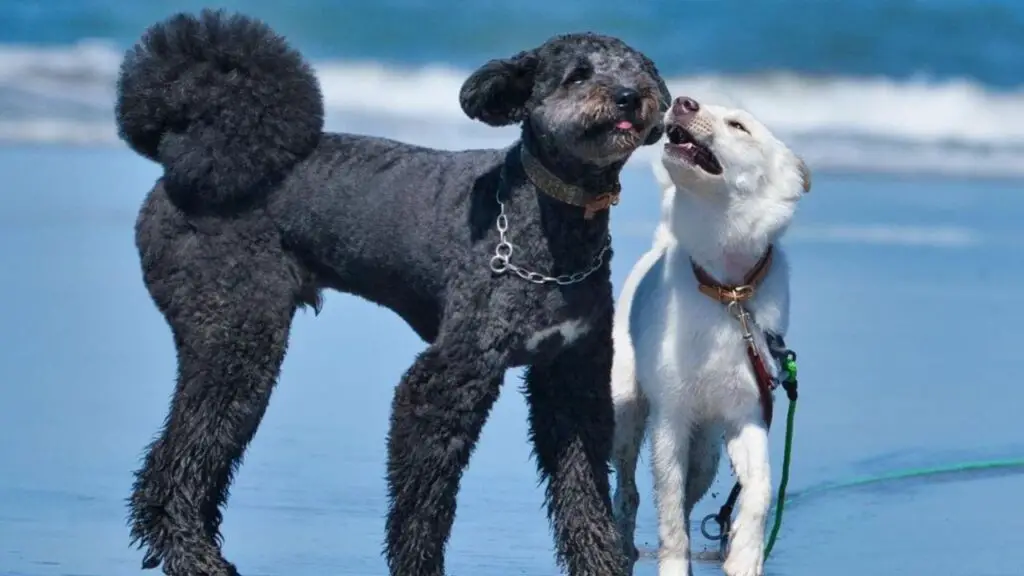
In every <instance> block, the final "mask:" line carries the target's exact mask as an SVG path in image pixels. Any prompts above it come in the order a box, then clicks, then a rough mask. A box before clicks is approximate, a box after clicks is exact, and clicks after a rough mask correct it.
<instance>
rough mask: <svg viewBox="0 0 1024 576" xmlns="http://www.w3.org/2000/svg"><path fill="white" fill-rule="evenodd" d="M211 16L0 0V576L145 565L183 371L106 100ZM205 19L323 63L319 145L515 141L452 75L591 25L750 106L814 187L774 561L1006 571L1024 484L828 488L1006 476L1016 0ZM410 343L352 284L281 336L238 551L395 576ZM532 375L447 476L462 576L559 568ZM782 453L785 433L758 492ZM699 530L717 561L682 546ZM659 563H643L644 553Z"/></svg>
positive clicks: (846, 569)
mask: <svg viewBox="0 0 1024 576" xmlns="http://www.w3.org/2000/svg"><path fill="white" fill-rule="evenodd" d="M201 5H202V4H200V3H199V2H197V1H196V0H186V1H180V2H175V3H174V5H173V7H172V6H170V5H169V4H168V3H164V2H155V1H152V0H149V1H139V2H136V3H131V4H125V3H114V2H111V1H109V0H77V1H71V0H50V1H40V0H35V1H29V0H6V1H5V2H2V3H0V141H2V142H3V143H4V146H3V147H0V173H2V174H3V175H4V180H3V185H2V188H0V270H2V271H3V275H2V276H0V278H2V279H3V282H0V576H101V575H102V576H121V575H127V574H138V573H140V570H139V563H140V561H141V554H140V553H139V552H138V551H135V550H132V549H130V548H129V547H128V530H127V528H126V526H125V521H124V520H125V514H126V508H125V498H126V497H127V496H128V494H129V491H130V487H131V481H132V476H131V472H132V471H133V470H134V469H135V468H136V467H137V466H138V462H139V457H140V456H141V454H142V450H143V448H144V446H145V444H146V443H147V442H148V441H149V440H150V438H151V437H152V436H153V434H155V433H156V431H157V430H158V427H159V425H160V423H161V422H162V419H163V417H164V414H165V412H166V408H167V402H168V400H169V398H170V394H171V391H172V389H173V379H174V368H175V358H174V352H173V346H172V342H171V338H170V333H169V330H168V329H167V327H166V325H165V324H164V322H163V320H162V318H161V317H160V315H159V313H158V312H157V311H156V310H155V308H154V307H153V305H152V303H151V301H150V299H149V297H148V295H147V293H146V291H145V288H144V287H143V285H142V281H141V274H140V271H139V265H138V257H137V254H136V252H135V248H134V244H133V233H132V226H133V223H134V219H135V215H136V212H137V210H138V207H139V203H140V202H141V200H142V197H143V194H144V192H145V191H146V190H147V189H148V188H149V186H150V185H151V183H152V181H153V179H154V178H156V177H157V176H158V175H159V169H158V167H157V166H155V165H154V164H152V163H149V162H147V161H144V160H142V159H140V158H138V157H137V156H135V155H133V154H132V153H131V152H129V151H128V150H126V149H125V148H124V147H123V146H121V145H120V144H119V143H118V142H117V140H116V134H115V130H114V126H113V123H112V100H113V86H114V81H115V78H116V73H117V67H118V65H119V62H120V58H121V54H122V53H123V50H124V49H125V48H127V47H128V46H130V44H131V43H132V42H133V41H134V40H135V38H137V36H138V35H139V34H140V33H141V31H142V30H143V29H144V28H145V27H146V26H147V25H148V24H150V23H152V22H153V21H155V20H157V19H160V18H162V17H164V16H166V15H168V14H169V13H170V12H171V10H172V9H173V10H191V9H197V8H199V7H200V6H201ZM221 5H223V6H227V7H229V8H235V9H242V10H244V11H246V12H249V13H251V14H255V15H258V16H260V17H263V18H265V19H267V20H268V21H269V22H270V23H271V24H272V25H273V26H274V27H275V28H276V29H278V30H280V31H282V32H284V33H286V34H287V35H288V36H289V38H291V39H292V41H293V42H294V43H295V44H296V45H297V46H299V47H300V48H301V49H302V50H303V51H304V52H305V53H306V54H307V55H309V57H310V58H311V59H312V60H313V61H314V62H315V63H316V67H317V71H318V74H319V77H320V80H321V83H322V86H323V88H324V93H325V97H326V99H327V103H328V126H329V128H332V129H344V130H352V131H358V132H364V133H370V134H378V135H386V136H392V137H397V138H401V139H404V140H407V141H411V142H416V143H421V144H426V145H432V146H439V147H446V148H469V147H477V146H504V145H506V144H508V143H509V142H511V140H512V139H513V138H514V137H515V132H514V130H513V129H511V128H507V129H493V128H488V127H485V126H483V125H479V124H475V123H473V122H470V121H469V120H468V119H466V118H464V117H463V115H462V113H461V111H460V110H459V107H458V104H457V97H456V94H457V91H458V88H459V86H460V84H461V82H462V81H463V79H464V78H465V77H466V75H467V74H468V73H469V72H470V71H471V70H472V69H473V67H474V66H477V65H479V64H481V63H483V62H484V61H486V60H487V59H489V58H494V57H503V56H507V55H509V54H512V53H514V52H516V51H518V50H521V49H523V48H525V47H528V46H530V45H533V44H536V43H539V42H541V41H543V40H544V39H545V38H546V37H547V36H550V35H551V34H554V33H558V32H565V31H571V30H587V29H591V30H597V31H601V32H605V33H610V34H615V35H618V36H621V37H623V38H625V39H626V40H627V41H629V42H630V43H631V44H633V45H634V46H636V47H638V48H640V49H642V50H644V51H645V52H647V53H648V54H649V55H650V56H651V57H652V58H653V59H654V60H655V61H656V62H657V64H658V66H659V68H660V69H661V70H662V72H663V74H664V75H665V76H666V78H668V79H669V84H670V87H671V89H672V91H673V93H674V94H683V93H686V94H692V95H696V96H698V97H702V98H703V97H704V96H705V95H707V96H708V97H715V98H716V99H724V100H728V101H732V102H737V103H740V104H742V105H743V106H745V107H748V108H750V109H751V110H752V111H754V112H755V113H756V114H758V115H759V116H761V117H762V118H763V119H764V120H765V121H766V123H768V124H769V126H770V127H772V128H773V129H774V130H775V131H776V132H777V133H778V134H780V135H781V136H782V137H783V138H785V139H786V140H787V141H789V142H790V143H791V144H792V146H793V148H794V149H796V150H797V151H798V152H799V153H801V154H802V155H803V156H804V157H805V158H806V159H807V160H808V163H809V164H810V166H811V167H812V169H813V170H814V172H815V183H814V190H813V191H812V192H811V194H810V195H808V196H807V197H806V199H805V200H804V202H803V206H802V207H801V211H800V213H799V214H798V217H797V221H796V223H795V225H794V227H793V228H792V230H791V231H790V233H789V235H788V237H787V241H786V244H787V247H788V250H789V253H790V260H791V262H792V267H793V270H792V283H793V310H792V323H791V330H790V331H791V336H790V338H789V343H790V344H791V345H792V346H793V347H794V348H795V349H796V350H797V351H798V353H799V354H800V374H801V386H802V388H801V390H802V395H801V400H800V408H799V411H798V415H797V424H796V426H797V428H796V448H795V461H794V466H793V475H792V481H791V485H790V488H791V491H792V492H795V493H797V494H800V493H803V494H806V495H808V497H806V498H803V499H800V500H797V501H796V502H795V503H794V505H792V506H791V507H789V508H787V513H786V518H785V523H784V526H783V529H782V533H781V536H780V540H779V542H778V544H777V545H776V548H775V551H774V553H773V556H772V558H771V559H770V561H769V564H768V567H767V573H768V575H769V576H782V575H786V576H818V575H821V574H828V575H830V576H861V575H863V574H877V575H881V576H888V575H896V576H902V575H912V576H917V575H919V574H935V575H941V576H982V575H983V576H1020V575H1021V574H1022V573H1024V570H1022V568H1021V566H1024V547H1022V546H1021V543H1022V541H1024V536H1021V535H1022V534H1024V515H1021V514H1019V513H1017V512H1016V511H1017V510H1021V509H1022V508H1024V498H1022V496H1021V494H1024V475H1022V474H1021V470H1020V468H1014V469H1007V470H1004V471H1003V472H1001V473H984V472H982V473H968V474H956V475H952V476H939V477H926V478H922V479H920V480H917V481H912V482H900V483H888V484H879V485H876V486H868V487H864V488H861V489H857V490H828V489H825V487H827V486H829V485H830V484H833V483H836V482H838V483H842V482H846V481H849V480H851V479H855V478H858V477H863V476H870V475H877V474H887V473H891V472H893V471H899V470H905V469H912V468H919V467H929V466H946V465H955V464H957V463H960V462H970V461H979V460H988V459H999V458H1011V459H1012V458H1024V426H1022V425H1021V407H1022V406H1024V388H1022V387H1021V385H1020V382H1021V376H1020V363H1019V361H1018V358H1019V355H1020V338H1019V335H1018V333H1019V326H1020V325H1021V323H1022V322H1024V312H1021V310H1020V306H1019V296H1018V294H1019V293H1020V287H1021V286H1022V285H1024V229H1022V228H1021V227H1020V222H1021V221H1024V194H1022V191H1024V179H1022V177H1024V88H1022V84H1024V68H1021V67H1020V65H1019V62H1020V61H1021V58H1022V55H1024V4H1021V3H1018V2H1014V1H1012V0H1006V1H1001V2H991V1H990V2H983V1H975V2H967V1H949V0H946V1H940V0H933V1H929V2H913V1H909V0H906V1H905V0H885V1H882V0H847V1H844V2H790V1H785V2H783V1H774V0H772V1H765V2H758V3H749V2H748V3H741V2H738V1H728V0H718V1H710V0H706V1H683V0H677V1H676V2H663V1H661V0H651V1H649V2H645V3H641V4H633V5H630V4H626V3H615V2H606V1H604V0H601V1H598V0H592V1H591V2H580V1H578V0H566V1H565V2H562V3H550V2H545V3H541V2H537V1H536V0H523V1H522V2H519V3H515V4H508V3H489V2H475V3H471V2H462V1H459V2H456V1H451V0H434V1H432V2H423V1H418V0H402V1H398V0H382V1H381V2H376V3H369V2H329V1H327V0H320V1H307V2H296V3H289V4H288V5H287V6H285V4H281V3H273V2H268V1H265V0H257V1H251V2H241V1H238V0H234V1H229V2H226V3H222V4H221ZM652 152H653V148H647V149H644V150H643V151H642V152H641V153H639V154H637V155H636V160H635V161H633V162H631V163H630V165H629V167H628V169H627V170H626V172H625V173H624V178H623V184H624V189H625V193H624V196H623V200H622V203H621V204H620V206H618V207H617V208H615V212H614V216H613V233H614V236H615V249H616V251H615V257H614V260H613V264H612V266H613V278H614V281H615V283H616V285H617V286H618V285H621V283H622V281H623V280H624V278H625V276H626V274H627V273H628V271H629V268H630V267H631V266H632V264H633V262H635V260H636V259H637V258H638V257H639V256H640V254H642V253H643V252H644V251H645V250H646V249H647V247H648V246H649V243H650V238H651V234H652V232H653V229H654V222H655V219H656V217H657V206H658V199H657V192H656V189H655V186H654V183H653V179H652V177H651V174H650V170H649V168H648V162H649V160H650V157H651V154H652ZM421 348H422V344H421V343H420V342H419V341H418V340H417V339H416V337H415V336H414V335H413V333H412V331H411V330H410V329H408V328H407V327H406V326H405V325H404V324H403V323H402V322H401V321H400V320H399V319H398V318H397V317H396V316H394V315H393V314H391V313H389V312H387V311H386V310H382V309H380V308H378V307H376V306H373V305H370V304H368V303H365V302H363V301H360V300H358V299H356V298H352V297H348V296H345V295H340V294H329V295H328V296H327V299H326V307H325V309H324V311H323V313H322V314H321V315H320V316H319V317H315V316H313V315H312V314H302V315H299V316H298V317H297V319H296V322H295V327H294V331H293V337H292V342H291V346H290V351H289V355H288V359H287V360H286V362H285V365H284V369H283V374H282V377H281V381H280V384H279V386H278V388H277V391H276V392H275V396H274V398H273V401H272V402H271V407H270V409H269V411H268V413H267V416H266V418H265V420H264V422H263V425H262V426H261V428H260V432H259V434H258V435H257V437H256V439H255V441H254V442H253V444H252V446H251V448H250V450H249V452H248V453H247V455H246V460H245V463H244V465H243V466H242V468H241V470H240V472H239V474H238V476H237V480H236V482H235V484H234V488H233V490H232V497H231V500H230V503H229V506H228V509H227V512H226V514H225V522H224V530H223V532H224V536H225V544H224V549H225V553H226V554H227V556H228V557H229V558H230V559H231V560H233V561H234V562H236V563H237V564H238V566H239V568H240V570H241V571H242V573H243V574H249V575H272V574H294V575H304V574H310V575H312V574H317V575H320V574H340V575H344V576H356V575H359V576H362V575H378V574H385V573H386V568H385V565H384V561H383V559H382V558H381V556H380V550H381V545H382V541H383V533H384V514H385V511H386V502H385V483H384V439H385V433H386V426H387V415H388V410H389V406H390V400H391V394H392V390H393V387H394V385H395V384H396V383H397V382H398V379H399V378H400V376H401V374H402V372H404V370H405V369H406V367H407V366H408V365H409V363H410V362H411V361H412V359H413V357H414V355H415V354H416V353H417V352H418V351H419V350H420V349H421ZM518 384H519V382H518V373H516V372H513V373H511V374H510V375H509V377H508V379H507V381H506V387H505V391H504V393H503V396H502V398H501V400H500V401H499V403H498V405H497V407H496V408H495V410H494V412H493V414H492V417H491V419H490V421H489V423H488V426H487V428H486V429H485V431H484V434H483V438H482V440H481V443H480V445H479V447H478V449H477V451H476V453H475V455H474V458H473V461H472V464H471V466H470V468H469V470H468V472H467V474H466V476H465V478H464V481H463V484H462V491H461V493H460V500H459V515H458V518H457V520H456V524H455V529H454V532H453V536H452V541H451V544H450V547H449V553H448V566H449V570H450V573H451V574H452V575H453V576H459V575H464V576H505V575H510V574H514V575H530V576H532V575H538V576H546V575H553V574H556V573H557V570H556V568H555V565H554V562H553V555H552V544H551V537H550V534H549V532H548V527H547V523H546V520H545V519H544V514H543V508H542V502H543V490H542V488H541V487H539V486H538V485H537V481H536V474H535V467H534V464H533V463H532V461H531V459H530V452H529V446H528V444H527V442H526V407H525V405H524V403H523V401H522V398H521V395H520V394H519V392H518V390H517V388H518ZM780 421H781V420H780ZM781 440H782V438H781V430H776V431H775V432H774V433H773V439H772V442H773V454H772V457H773V463H774V464H775V467H774V473H775V478H776V481H777V480H778V475H779V466H778V465H779V463H780V462H781V448H782V444H781ZM640 468H641V470H639V472H638V476H639V480H640V484H641V486H640V488H641V499H642V503H641V509H640V516H639V523H638V534H637V538H638V544H640V545H641V546H646V547H651V546H654V545H655V544H656V542H657V529H656V521H655V515H654V510H653V506H652V495H651V486H650V475H649V473H648V472H647V471H646V470H647V469H648V468H649V462H648V461H647V459H646V456H645V457H644V458H643V459H642V460H641V463H640ZM730 486H731V478H730V477H729V475H728V471H727V468H726V467H725V466H724V465H723V469H722V473H721V475H720V478H719V481H718V482H717V483H716V485H715V487H714V488H713V493H714V494H717V495H718V496H717V498H716V497H715V496H714V495H713V496H711V497H709V498H708V499H706V500H705V501H704V502H702V503H701V504H700V505H699V506H698V509H697V512H696V513H695V516H696V517H700V516H703V515H704V514H707V513H710V512H713V511H715V510H716V509H717V505H718V504H719V503H720V502H721V498H722V497H724V494H725V493H726V492H727V491H728V489H729V488H730ZM816 490H821V491H819V492H815V491H816ZM812 494H815V495H814V497H810V496H811V495H812ZM694 544H695V547H696V548H698V549H700V548H702V547H704V546H711V545H712V544H711V543H708V542H705V541H704V540H703V538H702V537H701V536H700V535H699V534H698V533H697V531H696V530H695V531H694ZM655 573H656V570H655V565H654V562H653V561H652V560H649V559H647V560H643V561H641V563H640V564H638V566H637V572H636V575H637V576H653V575H654V574H655ZM720 573H721V572H720V570H719V569H718V567H717V566H715V565H712V564H699V565H697V566H696V576H707V575H711V574H720Z"/></svg>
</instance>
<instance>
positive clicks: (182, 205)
mask: <svg viewBox="0 0 1024 576" xmlns="http://www.w3.org/2000/svg"><path fill="white" fill-rule="evenodd" d="M459 99H460V103H461V106H462V109H463V110H464V112H465V113H466V114H467V115H468V116H469V117H470V118H472V119H476V120H479V121H482V122H485V123H487V124H489V125H492V126H501V125H510V124H519V125H521V138H520V139H518V140H517V141H516V142H514V143H513V144H511V145H510V146H509V147H507V148H505V149H497V150H464V151H442V150H434V149H429V148H424V147H419V146H413V145H409V144H405V143H401V142H396V141H393V140H388V139H383V138H376V137H370V136H362V135H355V134H344V133H324V132H323V123H324V119H323V116H324V105H323V99H322V95H321V93H320V88H319V85H318V83H317V80H316V78H315V76H314V74H313V72H312V69H311V68H310V67H309V65H308V64H307V63H305V62H304V60H303V58H302V56H301V55H300V54H299V53H298V52H296V51H295V50H294V49H292V48H291V47H290V46H289V45H288V44H287V42H286V41H285V39H283V38H282V37H281V36H279V35H277V34H276V33H275V32H273V31H272V30H271V29H270V28H269V27H268V26H267V25H266V24H264V23H263V22H261V21H259V20H256V19H253V18H250V17H248V16H246V15H244V14H229V13H226V12H222V11H212V10H204V11H202V12H201V13H200V14H198V15H191V14H184V13H182V14H177V15H174V16H172V17H170V18H169V19H167V20H164V21H162V22H159V23H156V24H154V25H153V26H152V27H150V28H149V29H148V30H147V31H146V32H145V33H144V35H143V36H142V38H141V40H140V41H139V42H138V43H137V44H136V45H135V46H134V47H132V48H131V49H130V50H129V51H128V52H127V54H126V56H125V59H124V61H123V63H122V67H121V71H120V76H119V79H118V92H117V104H116V118H117V123H118V130H119V134H120V136H121V138H122V139H123V140H124V141H125V142H126V143H127V144H128V145H129V146H130V147H131V148H132V149H133V150H134V151H135V152H137V153H138V154H140V155H141V156H143V157H145V158H147V159H149V160H153V161H155V162H157V163H159V164H160V165H161V166H162V167H163V174H162V177H161V178H159V179H158V180H157V182H156V183H155V185H154V187H153V188H152V190H151V191H150V192H149V194H148V196H147V197H146V199H145V200H144V202H143V205H142V208H141V211H140V213H139V216H138V220H137V222H136V227H135V240H136V245H137V248H138V251H139V255H140V259H141V264H142V274H143V279H144V282H145V285H146V288H147V289H148V291H149V293H150V295H151V297H152V298H153V301H154V303H155V305H156V307H157V308H158V309H159V310H160V312H161V313H162V314H163V316H164V318H165V319H166V321H167V323H168V324H169V326H170V328H171V331H172V333H173V337H174V343H175V346H176V348H177V358H178V374H177V383H176V387H175V391H174V395H173V398H172V401H171V405H170V413H169V414H168V416H167V418H166V420H165V422H164V425H163V428H162V429H161V431H160V433H159V435H158V436H157V437H156V439H155V440H154V441H153V442H152V443H151V444H150V445H149V447H148V451H147V453H146V455H145V457H144V462H143V464H142V466H141V469H140V470H138V471H137V472H136V478H135V483H134V486H133V493H132V496H131V498H130V504H129V507H130V524H131V534H132V540H133V542H134V543H136V544H138V546H139V547H140V548H145V555H144V559H143V567H144V568H155V567H157V566H160V565H161V564H162V568H163V571H164V572H165V573H167V574H171V575H176V576H185V575H188V576H197V575H227V574H236V573H237V572H236V569H235V567H234V566H233V565H232V564H231V563H230V562H228V561H227V560H226V559H225V558H224V557H223V555H222V553H221V549H220V541H221V536H220V523H221V518H222V508H223V506H224V504H225V502H226V500H227V496H228V489H229V485H230V483H231V480H232V477H233V475H234V473H235V472H236V471H237V468H238V466H239V463H240V460H241V458H242V455H243V452H244V451H245V449H246V446H247V445H248V444H249V442H250V441H251V440H252V438H253V436H254V434H255V433H256V430H257V428H258V426H259V423H260V420H261V418H262V416H263V414H264V412H265V411H266V409H267V404H268V401H269V400H270V395H271V392H272V391H273V388H274V385H275V383H276V381H277V378H278V373H279V370H280V367H281V363H282V361H283V360H284V357H285V350H286V347H287V344H288V336H289V329H290V325H291V323H292V318H293V316H294V314H295V312H296V310H297V309H298V308H300V307H305V306H309V307H312V308H313V309H315V310H316V311H317V312H319V310H320V306H321V298H320V296H321V291H322V290H323V289H334V290H337V291H340V292H344V293H348V294H353V295H356V296H359V297H362V298H364V299H366V300H368V301H371V302H374V303H376V304H378V305H381V306H383V307H386V308H388V309H390V310H392V311H393V312H394V313H396V314H397V315H399V316H400V317H401V318H403V319H404V320H405V321H406V322H407V323H408V325H409V326H410V327H411V328H412V330H414V331H415V332H416V334H418V335H419V336H420V337H421V338H422V339H423V340H424V342H425V344H426V348H425V349H424V350H423V351H422V352H421V353H420V354H419V355H418V356H417V358H416V359H415V361H414V362H413V364H412V366H410V367H409V368H408V370H407V371H406V372H405V374H404V375H403V376H402V378H401V381H400V382H399V384H398V387H397V389H396V391H395V395H394V401H393V405H392V411H391V417H390V427H389V432H388V435H387V471H386V476H387V493H388V511H387V521H386V545H385V550H384V556H385V558H386V562H387V565H388V568H389V570H390V573H391V574H392V575H401V576H440V575H442V574H444V550H445V546H446V542H447V540H448V536H449V533H450V531H451V528H452V523H453V521H454V519H455V508H456V494H457V492H458V489H459V480H460V477H461V475H462V472H463V470H464V469H465V467H466V466H467V464H468V462H469V459H470V455H471V453H472V452H473V448H474V445H475V444H476V441H477V439H478V437H479V435H480V431H481V429H482V427H483V425H484V422H485V421H486V419H487V416H488V413H489V411H490V409H491V407H492V405H493V404H494V402H495V400H496V399H497V398H498V393H499V390H500V388H501V384H502V382H503V379H504V375H505V372H506V370H507V369H508V368H510V367H518V366H526V367H528V368H527V371H526V376H525V380H526V383H525V395H526V397H527V400H528V403H529V420H530V422H529V424H530V438H531V440H532V443H533V449H534V452H535V456H536V460H537V467H538V469H539V474H540V476H541V477H542V478H543V479H545V480H546V481H547V486H546V501H547V513H548V517H549V519H550V522H551V525H552V529H553V532H554V539H555V543H556V546H555V550H556V557H557V560H558V562H559V563H560V565H561V566H563V567H564V569H566V570H567V571H568V573H569V574H572V575H576V576H583V575H590V576H598V575H600V576H605V575H609V574H621V573H623V571H624V570H625V569H626V568H625V565H626V562H625V558H624V557H623V556H622V554H621V544H620V541H619V537H618V531H617V530H616V528H615V524H614V521H613V517H612V512H611V499H610V497H609V492H610V486H609V479H608V471H609V467H608V459H609V458H610V454H611V447H612V437H613V433H614V414H613V407H612V400H611V388H610V378H611V362H612V335H611V332H612V316H613V313H614V311H613V298H612V290H611V281H610V270H609V266H610V265H609V262H610V259H611V256H612V252H611V249H610V236H609V226H608V222H609V209H610V206H611V205H613V204H614V203H615V201H616V199H617V197H618V193H619V172H620V170H621V169H622V167H623V165H624V164H625V163H626V161H627V159H628V158H629V157H630V156H631V154H632V153H633V152H634V151H635V150H636V149H637V148H638V147H640V146H642V145H645V144H654V143H656V142H657V141H658V140H659V139H660V138H661V135H662V133H663V113H664V111H665V110H667V109H668V107H669V102H670V96H669V94H668V90H667V88H666V86H665V83H664V81H663V80H662V78H661V77H660V75H659V73H658V71H657V69H656V67H655V65H654V63H653V62H652V61H651V60H650V59H648V58H647V57H646V56H644V54H642V53H641V52H639V51H637V50H635V49H633V48H631V47H630V46H628V45H626V44H625V43H624V42H622V41H621V40H619V39H616V38H612V37H608V36H602V35H598V34H594V33H578V34H566V35H561V36H557V37H554V38H551V39H549V40H548V41H546V42H545V43H543V44H542V45H540V46H538V47H536V48H534V49H531V50H526V51H523V52H520V53H519V54H516V55H514V56H512V57H511V58H505V59H498V60H492V61H490V62H487V63H486V64H484V65H483V66H482V67H481V68H479V69H478V70H476V71H475V72H473V73H472V74H471V75H470V76H469V78H468V79H467V80H466V81H465V83H464V84H463V86H462V88H461V91H460V94H459Z"/></svg>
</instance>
